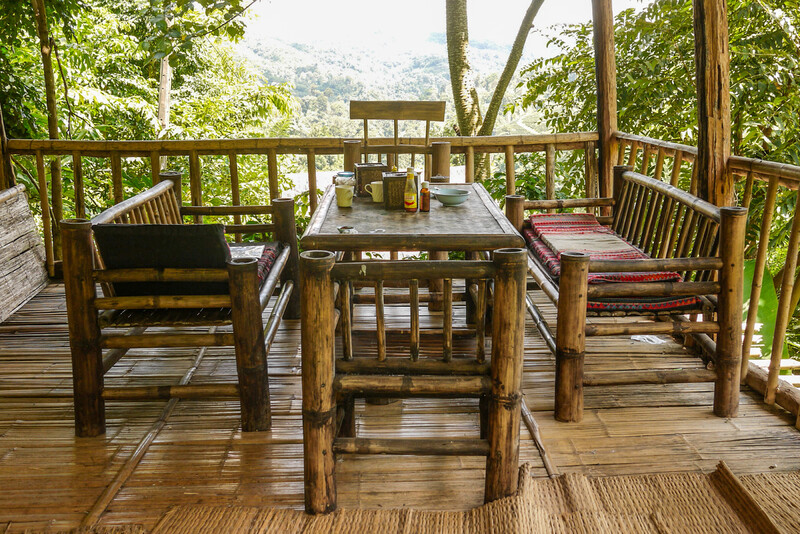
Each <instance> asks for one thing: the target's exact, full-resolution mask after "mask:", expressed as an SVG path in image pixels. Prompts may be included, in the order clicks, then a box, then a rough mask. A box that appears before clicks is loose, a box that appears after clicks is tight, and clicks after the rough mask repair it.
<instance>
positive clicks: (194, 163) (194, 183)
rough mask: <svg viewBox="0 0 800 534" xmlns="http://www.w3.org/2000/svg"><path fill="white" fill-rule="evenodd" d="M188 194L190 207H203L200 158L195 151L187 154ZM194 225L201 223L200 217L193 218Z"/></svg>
mask: <svg viewBox="0 0 800 534" xmlns="http://www.w3.org/2000/svg"><path fill="white" fill-rule="evenodd" d="M189 192H190V194H191V202H192V206H202V205H203V184H202V183H201V182H200V156H198V155H197V151H196V150H192V151H191V152H189ZM194 222H195V224H200V223H202V222H203V216H202V215H195V216H194Z"/></svg>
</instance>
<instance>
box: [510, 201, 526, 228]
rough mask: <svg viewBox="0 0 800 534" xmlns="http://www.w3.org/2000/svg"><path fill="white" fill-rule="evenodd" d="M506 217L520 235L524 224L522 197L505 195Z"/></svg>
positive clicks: (523, 202)
mask: <svg viewBox="0 0 800 534" xmlns="http://www.w3.org/2000/svg"><path fill="white" fill-rule="evenodd" d="M506 217H507V218H508V220H509V222H511V226H513V227H514V229H515V230H516V231H517V232H519V233H522V227H523V225H524V223H525V197H524V196H522V195H506Z"/></svg>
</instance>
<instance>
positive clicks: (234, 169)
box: [228, 150, 242, 243]
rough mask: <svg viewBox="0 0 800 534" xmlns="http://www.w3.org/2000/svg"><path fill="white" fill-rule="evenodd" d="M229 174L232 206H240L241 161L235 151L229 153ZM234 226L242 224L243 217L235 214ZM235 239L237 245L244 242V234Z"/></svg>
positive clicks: (235, 236)
mask: <svg viewBox="0 0 800 534" xmlns="http://www.w3.org/2000/svg"><path fill="white" fill-rule="evenodd" d="M228 173H229V174H230V177H231V205H233V206H239V205H241V203H242V198H241V190H240V188H239V160H238V159H237V156H236V151H235V150H229V151H228ZM233 224H242V216H241V215H239V214H238V213H237V214H234V216H233ZM234 239H235V240H236V242H237V243H239V242H241V241H242V234H235V235H234Z"/></svg>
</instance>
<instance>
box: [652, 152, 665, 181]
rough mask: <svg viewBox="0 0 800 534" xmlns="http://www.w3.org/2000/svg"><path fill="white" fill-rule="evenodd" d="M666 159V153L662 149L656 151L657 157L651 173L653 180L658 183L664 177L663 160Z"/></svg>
mask: <svg viewBox="0 0 800 534" xmlns="http://www.w3.org/2000/svg"><path fill="white" fill-rule="evenodd" d="M665 157H666V152H665V151H664V149H663V148H659V149H658V155H657V156H656V169H655V172H654V173H653V178H655V179H656V180H658V181H659V182H660V181H662V178H663V176H664V159H665Z"/></svg>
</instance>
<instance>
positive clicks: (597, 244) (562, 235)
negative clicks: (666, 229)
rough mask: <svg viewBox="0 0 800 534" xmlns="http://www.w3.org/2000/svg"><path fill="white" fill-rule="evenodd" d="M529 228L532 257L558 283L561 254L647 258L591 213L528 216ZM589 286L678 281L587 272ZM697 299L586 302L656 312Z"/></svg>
mask: <svg viewBox="0 0 800 534" xmlns="http://www.w3.org/2000/svg"><path fill="white" fill-rule="evenodd" d="M530 221H531V228H530V229H525V230H524V232H523V234H524V237H525V240H526V242H527V243H528V246H529V248H530V249H531V250H532V251H533V253H534V255H535V257H536V258H537V259H538V260H539V262H540V263H541V264H542V265H543V266H544V267H545V269H546V270H547V271H548V272H549V274H550V276H551V277H552V278H553V279H554V280H555V281H557V280H558V278H559V276H560V275H561V259H560V258H561V253H562V252H583V253H585V254H588V255H589V257H590V258H592V259H604V260H636V259H647V258H649V256H648V255H647V254H645V253H644V252H643V251H642V250H640V249H638V248H636V247H635V246H633V245H631V244H630V243H628V242H627V241H625V240H624V239H623V238H621V237H620V236H618V235H617V234H615V233H614V232H613V231H612V230H611V229H609V228H607V227H604V226H601V225H600V223H598V222H597V219H596V218H595V217H594V215H592V214H590V213H559V214H536V215H531V218H530ZM588 278H589V283H590V284H602V283H615V282H616V283H618V282H680V281H681V276H680V275H679V274H678V273H676V272H670V271H664V272H642V273H589V275H588ZM700 304H701V301H700V299H698V298H697V297H678V298H670V297H656V298H645V297H637V298H636V299H598V300H592V301H589V303H588V309H590V310H596V311H623V312H658V311H679V310H690V309H696V308H697V307H698V306H699V305H700Z"/></svg>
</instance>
